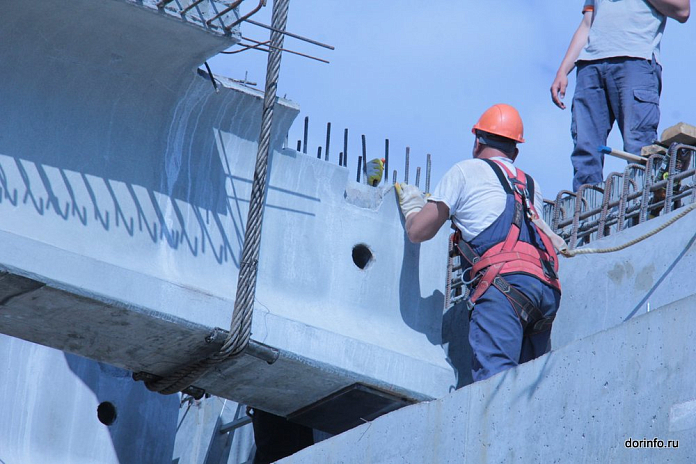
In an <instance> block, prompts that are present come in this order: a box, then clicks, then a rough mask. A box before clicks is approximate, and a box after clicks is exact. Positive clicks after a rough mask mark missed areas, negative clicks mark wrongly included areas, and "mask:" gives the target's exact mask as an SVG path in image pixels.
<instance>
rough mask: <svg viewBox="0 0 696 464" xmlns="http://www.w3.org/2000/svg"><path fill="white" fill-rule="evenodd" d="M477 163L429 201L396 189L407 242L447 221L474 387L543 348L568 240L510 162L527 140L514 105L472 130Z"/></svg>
mask: <svg viewBox="0 0 696 464" xmlns="http://www.w3.org/2000/svg"><path fill="white" fill-rule="evenodd" d="M472 132H473V133H474V135H475V139H474V148H473V159H468V160H464V161H460V162H459V163H457V164H455V165H454V166H453V167H452V168H451V169H450V170H449V171H448V172H447V173H446V174H445V176H444V177H443V179H442V180H441V181H440V183H439V184H438V186H437V187H436V188H435V191H434V192H433V194H432V195H431V196H430V197H428V198H427V200H426V199H425V198H424V197H423V194H422V193H421V192H420V190H418V188H416V187H414V186H411V185H398V184H397V185H396V190H397V192H398V195H399V204H400V206H401V211H402V213H403V215H404V217H405V224H406V232H407V234H408V238H409V239H410V240H411V241H412V242H415V243H418V242H423V241H425V240H429V239H431V238H433V237H434V236H435V234H437V232H438V230H440V228H441V227H442V225H443V224H444V223H445V221H447V219H449V218H451V219H452V223H453V225H454V228H455V230H456V232H455V236H454V240H455V246H456V249H457V251H458V252H459V253H460V256H461V259H462V264H463V265H464V267H465V268H467V272H466V273H465V275H464V278H465V279H466V281H467V282H469V285H468V287H469V292H470V293H469V296H468V299H467V307H468V309H469V310H470V324H469V343H470V345H471V348H472V351H473V359H472V374H473V379H474V381H478V380H483V379H486V378H488V377H490V376H492V375H494V374H497V373H498V372H501V371H503V370H505V369H509V368H511V367H514V366H517V365H518V364H520V363H523V362H526V361H529V360H531V359H534V358H536V357H538V356H540V355H542V354H544V353H545V352H546V351H547V348H548V346H549V337H550V334H551V324H552V322H553V319H554V317H555V316H556V311H557V310H558V306H559V304H560V301H561V285H560V282H559V279H558V274H557V272H558V257H557V254H556V250H559V251H560V250H565V243H564V242H563V239H561V238H560V237H559V236H557V235H556V234H554V233H553V232H552V231H551V230H550V228H549V227H548V226H547V225H546V224H545V223H544V221H543V220H542V219H541V218H540V217H539V214H538V211H541V208H542V202H543V200H542V197H541V191H540V189H539V185H538V184H537V183H536V182H535V181H534V180H533V179H532V178H531V177H530V176H529V175H527V174H525V173H524V172H522V171H521V170H520V169H516V168H515V166H514V165H513V162H514V161H515V159H516V158H517V155H518V153H519V150H518V148H517V144H518V143H523V142H524V130H523V125H522V119H521V118H520V115H519V113H518V112H517V110H515V108H513V107H512V106H510V105H504V104H498V105H494V106H492V107H491V108H489V109H488V110H487V111H486V112H485V113H483V115H482V116H481V118H480V119H479V121H478V122H477V123H476V124H475V125H474V127H473V129H472Z"/></svg>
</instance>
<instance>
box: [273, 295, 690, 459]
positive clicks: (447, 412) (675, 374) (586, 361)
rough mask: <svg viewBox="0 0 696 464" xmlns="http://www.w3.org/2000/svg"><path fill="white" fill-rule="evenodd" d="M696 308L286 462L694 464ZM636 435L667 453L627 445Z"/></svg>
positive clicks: (685, 306)
mask: <svg viewBox="0 0 696 464" xmlns="http://www.w3.org/2000/svg"><path fill="white" fill-rule="evenodd" d="M694 305H696V297H694V296H691V297H689V298H686V299H683V300H679V301H676V302H674V303H670V304H668V305H666V306H665V307H663V308H659V309H657V310H653V311H651V312H650V313H649V314H643V315H640V316H636V317H635V318H633V319H631V320H630V321H628V322H626V323H624V324H621V325H619V326H616V327H614V328H612V329H609V330H606V331H603V332H600V333H598V334H595V335H592V336H590V337H587V338H584V339H582V340H578V341H575V342H573V343H571V344H569V345H567V346H565V347H563V348H561V349H560V350H557V351H553V352H551V353H549V354H547V355H544V356H542V357H541V358H538V359H536V360H534V361H532V362H529V363H526V364H524V365H522V366H519V367H518V368H516V369H512V370H509V371H506V372H503V373H500V374H498V375H496V376H494V377H492V378H490V379H488V380H485V381H483V382H478V383H475V384H473V385H470V386H467V387H465V388H463V389H461V390H458V391H456V392H455V393H453V394H451V395H449V396H447V397H445V398H443V399H441V400H437V401H432V402H425V403H421V404H418V405H414V406H409V407H406V408H403V409H400V410H398V411H395V412H393V413H391V414H388V415H386V416H382V417H380V418H378V419H376V420H374V421H373V422H371V423H368V424H364V425H362V426H360V427H357V428H355V429H352V430H350V431H348V432H345V433H343V434H341V435H338V436H336V437H333V438H330V439H328V440H326V441H323V442H321V443H319V444H317V445H314V446H312V447H310V448H307V449H305V450H303V451H300V452H299V453H297V454H295V455H293V456H291V457H288V458H286V459H283V460H281V461H279V462H281V463H283V464H292V463H298V464H299V463H302V464H313V463H316V464H319V463H321V464H323V463H326V462H331V463H336V464H351V463H355V464H363V463H367V462H369V463H372V464H379V463H390V464H391V463H414V464H416V463H417V464H421V463H438V464H446V463H452V464H454V463H462V462H481V463H488V462H490V463H493V462H495V463H499V462H506V463H508V462H523V463H528V462H539V463H541V462H544V463H554V462H555V463H565V462H612V463H655V462H673V463H687V462H692V461H693V457H694V456H696V442H694V440H693V436H694V432H695V431H696V407H694V404H696V403H695V401H696V386H695V385H696V378H695V377H694V376H695V375H696V374H695V372H696V347H695V346H694V344H693V343H691V342H690V341H691V340H692V337H693V336H694V335H695V332H696V310H695V309H694ZM629 439H631V440H637V441H639V442H642V443H643V444H644V445H645V442H644V441H643V440H646V441H650V443H651V444H657V445H659V443H660V442H659V440H662V444H663V446H664V448H656V447H652V448H645V447H644V448H635V447H631V448H627V447H626V446H625V443H626V440H629ZM655 439H657V440H655ZM653 440H655V441H653ZM669 440H671V441H672V443H671V445H675V444H676V442H677V441H678V448H667V446H668V445H670V443H669ZM631 443H632V442H631Z"/></svg>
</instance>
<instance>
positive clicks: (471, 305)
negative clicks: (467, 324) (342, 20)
mask: <svg viewBox="0 0 696 464" xmlns="http://www.w3.org/2000/svg"><path fill="white" fill-rule="evenodd" d="M464 304H465V305H466V309H467V311H469V312H471V311H473V310H474V306H476V303H473V302H472V301H471V298H467V299H466V300H464Z"/></svg>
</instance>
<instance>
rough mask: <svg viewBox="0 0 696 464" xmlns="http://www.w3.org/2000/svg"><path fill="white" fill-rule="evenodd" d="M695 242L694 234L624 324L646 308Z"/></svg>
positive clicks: (629, 314) (695, 235) (625, 319)
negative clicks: (656, 291) (653, 295)
mask: <svg viewBox="0 0 696 464" xmlns="http://www.w3.org/2000/svg"><path fill="white" fill-rule="evenodd" d="M694 242H696V234H694V235H692V236H691V239H690V240H689V242H688V243H687V244H686V246H685V247H684V249H683V250H682V251H681V252H680V253H679V255H677V257H676V258H674V261H672V263H671V264H670V265H669V266H668V267H667V269H665V272H663V273H662V275H661V276H660V278H659V279H657V281H656V282H655V284H654V285H653V286H652V288H651V289H650V290H648V292H647V293H646V294H645V296H644V297H643V299H642V300H640V301H639V302H638V304H637V305H636V306H635V308H633V309H632V310H631V312H630V313H628V316H626V317H625V318H624V322H626V321H627V320H629V319H631V318H632V317H633V316H635V315H636V313H637V312H638V311H640V309H641V308H644V307H645V304H646V303H647V301H648V300H649V299H650V297H651V296H652V294H653V293H655V290H657V289H658V287H659V286H660V285H662V282H664V280H665V279H666V278H667V276H669V274H670V273H671V272H672V271H673V270H674V268H675V267H676V266H677V264H679V262H680V261H681V260H682V258H684V256H685V255H686V253H687V252H688V251H689V250H690V249H691V247H692V246H693V244H694Z"/></svg>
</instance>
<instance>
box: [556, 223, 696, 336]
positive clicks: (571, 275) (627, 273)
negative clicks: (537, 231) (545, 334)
mask: <svg viewBox="0 0 696 464" xmlns="http://www.w3.org/2000/svg"><path fill="white" fill-rule="evenodd" d="M679 213H680V210H677V211H675V212H672V213H670V214H668V215H666V216H661V217H658V218H655V219H653V220H651V221H648V222H646V223H644V224H640V225H639V226H636V227H632V228H630V229H627V230H624V231H623V232H621V233H620V234H617V235H612V236H610V237H606V238H603V239H601V240H597V241H594V242H592V243H590V244H589V245H587V246H586V247H584V248H610V247H615V246H619V245H622V244H624V243H626V242H628V241H630V240H632V239H634V238H636V237H639V236H642V235H643V234H645V233H647V232H649V231H652V230H654V229H655V228H657V227H659V226H660V225H662V224H663V223H664V222H666V221H668V220H669V219H670V218H672V217H674V216H675V215H676V214H679ZM695 231H696V213H694V212H691V213H690V214H688V215H687V216H686V217H683V218H682V219H680V220H679V221H677V222H675V223H674V224H672V225H671V226H669V227H667V228H666V229H664V230H662V231H661V232H659V233H658V234H657V235H654V236H652V237H650V238H648V239H646V240H644V241H642V242H640V243H637V244H636V245H633V246H631V247H629V248H626V249H625V250H622V251H618V252H615V253H607V254H590V255H580V256H576V257H574V258H571V259H566V258H561V263H560V276H561V282H562V285H563V297H562V299H561V307H560V309H559V312H558V316H557V318H556V321H555V322H554V326H553V332H552V344H553V347H554V348H560V347H561V346H564V345H567V344H568V343H571V342H573V341H574V340H579V339H581V338H583V337H586V336H588V335H591V334H594V333H597V332H599V331H601V330H605V329H608V328H610V327H614V326H616V325H618V324H621V323H622V322H624V321H628V320H630V319H631V318H633V317H636V316H638V315H640V314H643V313H645V312H647V311H648V308H650V309H655V308H659V307H660V306H664V305H666V304H668V303H671V302H673V301H677V300H680V299H683V298H686V297H689V296H691V295H693V294H694V285H693V283H694V279H693V269H694V267H696V247H694V241H695V240H696V233H695Z"/></svg>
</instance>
